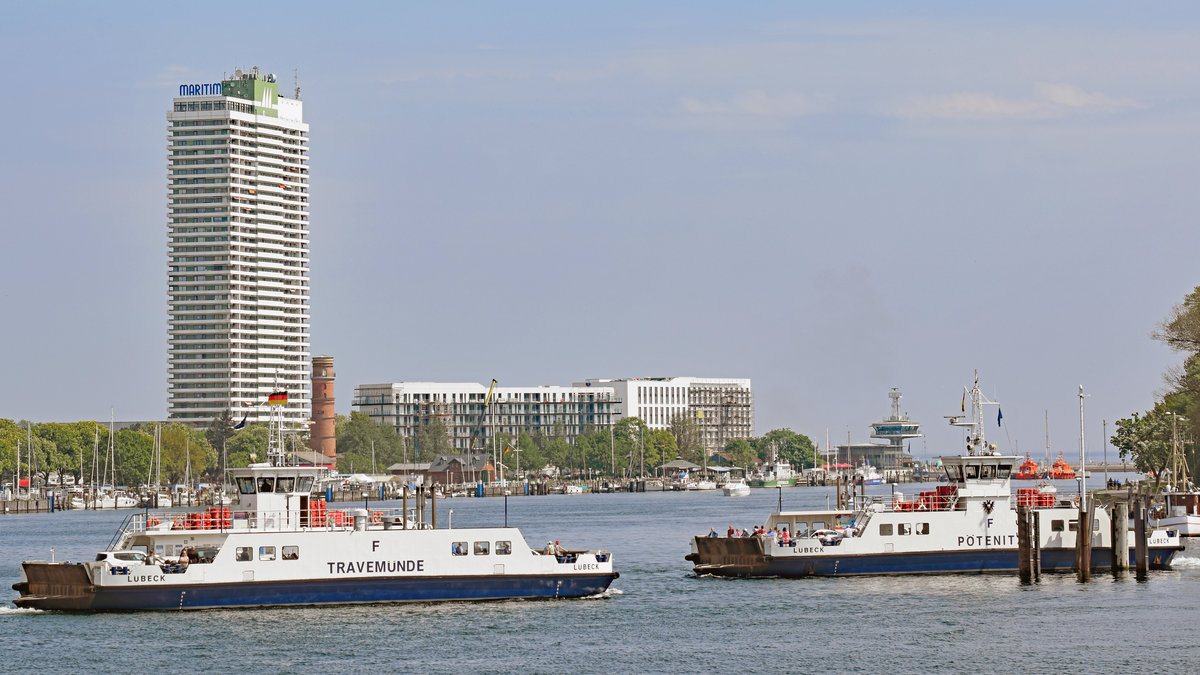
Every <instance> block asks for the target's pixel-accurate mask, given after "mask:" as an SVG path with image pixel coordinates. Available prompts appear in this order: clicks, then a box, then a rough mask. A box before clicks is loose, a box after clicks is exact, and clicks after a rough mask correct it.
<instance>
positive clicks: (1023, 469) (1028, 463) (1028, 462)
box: [1013, 453, 1042, 480]
mask: <svg viewBox="0 0 1200 675" xmlns="http://www.w3.org/2000/svg"><path fill="white" fill-rule="evenodd" d="M1041 477H1042V472H1041V469H1040V468H1038V465H1037V462H1035V461H1033V458H1032V457H1030V456H1029V453H1025V461H1024V462H1021V466H1020V468H1018V469H1017V472H1016V473H1014V474H1013V479H1014V480H1037V479H1039V478H1041Z"/></svg>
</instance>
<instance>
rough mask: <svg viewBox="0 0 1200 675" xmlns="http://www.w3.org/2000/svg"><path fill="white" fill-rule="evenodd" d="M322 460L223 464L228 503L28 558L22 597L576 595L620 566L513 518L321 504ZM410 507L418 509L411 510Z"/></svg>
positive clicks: (212, 601) (213, 600)
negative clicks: (77, 558)
mask: <svg viewBox="0 0 1200 675" xmlns="http://www.w3.org/2000/svg"><path fill="white" fill-rule="evenodd" d="M323 471H324V470H323V469H320V468H314V467H295V466H291V467H289V466H275V465H272V464H257V465H252V466H250V467H248V468H244V469H231V470H230V472H229V473H230V474H231V476H232V478H233V479H234V481H235V483H236V485H237V487H238V492H239V493H240V505H239V506H238V507H237V508H236V510H234V509H231V508H226V507H217V508H209V509H207V510H205V511H202V512H192V513H180V512H177V511H176V512H154V511H149V512H144V513H134V514H131V515H130V516H129V517H127V518H126V519H125V521H124V523H123V524H122V525H121V527H120V528H119V529H118V531H117V533H116V536H115V537H114V538H113V540H112V541H111V542H110V544H109V546H108V548H106V549H105V550H104V551H101V552H100V553H97V554H96V558H95V560H92V561H88V562H82V563H79V562H74V563H72V562H58V563H56V562H45V561H26V562H24V563H22V565H21V580H20V582H19V583H16V584H14V585H13V589H14V590H16V591H18V592H19V593H20V596H19V597H18V598H17V599H16V600H14V603H15V604H16V605H17V606H18V607H28V608H37V609H49V610H73V611H111V610H146V609H173V610H174V609H178V610H183V609H207V608H212V607H267V606H279V605H325V604H345V603H389V602H427V601H443V600H496V599H506V598H570V597H581V596H591V595H597V594H599V593H603V592H604V591H605V590H606V589H607V588H608V586H609V584H611V583H612V581H613V580H614V579H616V578H617V577H618V573H617V572H615V571H613V563H612V556H611V555H610V554H609V553H608V552H607V551H600V550H589V551H568V550H563V549H561V548H559V547H558V546H557V542H555V543H554V544H555V545H548V546H547V547H546V548H545V549H543V550H535V549H533V548H531V547H530V546H529V545H528V544H527V543H526V541H525V539H524V537H522V536H521V532H520V531H519V530H518V529H517V528H515V527H471V528H460V529H450V528H442V529H438V528H437V522H436V503H435V505H434V509H433V513H434V516H433V518H432V522H425V520H426V518H425V516H424V503H425V502H424V499H422V500H421V501H420V502H418V503H417V506H416V507H415V509H414V508H411V507H409V506H408V503H407V492H406V493H405V497H406V499H405V506H404V508H400V509H384V508H381V509H371V510H368V509H365V508H348V509H345V510H329V509H327V508H326V504H325V502H324V500H321V499H317V498H314V497H312V496H311V495H310V490H311V489H312V486H313V484H314V482H315V481H316V480H318V478H319V474H321V473H322V472H323ZM414 516H415V520H414Z"/></svg>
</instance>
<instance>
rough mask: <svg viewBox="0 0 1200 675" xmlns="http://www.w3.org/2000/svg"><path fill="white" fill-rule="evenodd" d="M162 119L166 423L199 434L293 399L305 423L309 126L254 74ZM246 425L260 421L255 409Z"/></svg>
mask: <svg viewBox="0 0 1200 675" xmlns="http://www.w3.org/2000/svg"><path fill="white" fill-rule="evenodd" d="M178 93H179V95H178V96H177V97H175V99H174V105H173V106H172V110H171V111H170V112H168V113H167V122H168V126H167V143H168V160H167V183H168V272H167V279H168V281H167V284H168V286H167V289H168V290H167V293H168V323H169V326H168V333H169V342H168V414H169V416H170V418H171V419H173V420H178V421H182V422H186V423H191V424H206V423H208V422H209V421H210V420H211V419H212V418H213V417H215V416H217V415H218V414H220V413H221V411H222V410H224V409H225V408H231V409H232V410H233V412H234V414H235V415H238V416H239V418H240V416H241V415H242V414H244V412H243V408H242V407H241V404H242V403H250V402H261V401H262V400H263V399H265V398H266V397H267V395H269V394H270V393H272V392H274V391H278V390H285V391H287V392H288V401H289V404H288V406H287V408H286V410H285V418H286V419H288V420H289V421H291V422H300V421H303V420H306V419H308V417H309V416H310V412H309V411H310V396H309V385H308V360H309V255H308V239H309V230H308V225H309V221H308V218H309V207H308V124H306V123H305V122H304V115H303V105H302V103H301V102H300V100H299V89H298V88H297V90H296V98H292V99H289V98H285V97H283V96H280V95H279V85H278V83H277V82H276V79H275V76H274V75H271V74H264V73H259V72H258V69H257V68H255V69H253V70H252V71H250V72H245V73H243V72H242V71H240V70H238V71H235V72H234V76H233V77H232V78H229V79H224V80H222V81H221V82H214V83H208V84H184V85H181V86H180V87H179V90H178ZM249 410H251V412H250V420H249V421H251V422H254V421H262V422H265V421H267V420H266V412H265V409H264V408H261V407H260V408H251V409H249Z"/></svg>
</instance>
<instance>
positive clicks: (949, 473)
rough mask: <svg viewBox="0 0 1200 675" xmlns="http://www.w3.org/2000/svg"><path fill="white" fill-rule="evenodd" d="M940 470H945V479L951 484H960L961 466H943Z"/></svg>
mask: <svg viewBox="0 0 1200 675" xmlns="http://www.w3.org/2000/svg"><path fill="white" fill-rule="evenodd" d="M942 468H943V469H945V470H946V479H947V480H949V481H950V482H951V483H961V482H962V467H961V466H944V467H942Z"/></svg>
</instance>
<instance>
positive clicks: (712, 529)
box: [708, 527, 717, 538]
mask: <svg viewBox="0 0 1200 675" xmlns="http://www.w3.org/2000/svg"><path fill="white" fill-rule="evenodd" d="M708 536H710V537H713V538H716V536H717V528H715V527H710V528H708Z"/></svg>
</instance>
